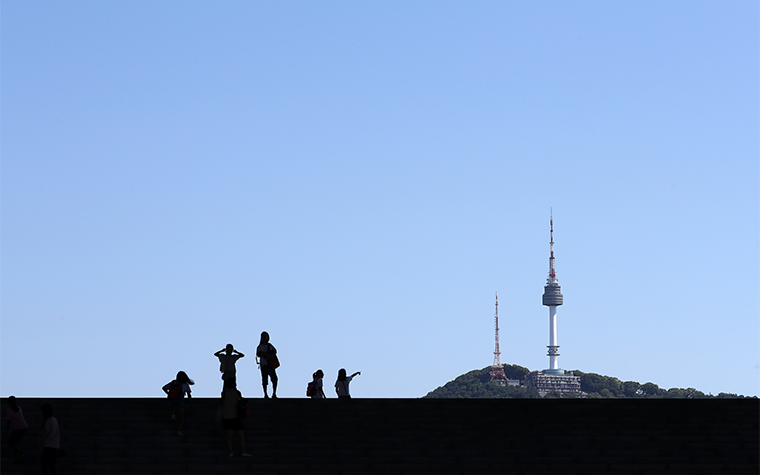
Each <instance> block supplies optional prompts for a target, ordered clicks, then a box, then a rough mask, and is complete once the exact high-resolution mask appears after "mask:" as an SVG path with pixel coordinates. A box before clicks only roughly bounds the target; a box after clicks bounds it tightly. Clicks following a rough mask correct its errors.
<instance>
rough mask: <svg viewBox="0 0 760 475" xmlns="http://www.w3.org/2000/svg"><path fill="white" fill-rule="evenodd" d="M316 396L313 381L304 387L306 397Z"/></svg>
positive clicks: (315, 387) (315, 386)
mask: <svg viewBox="0 0 760 475" xmlns="http://www.w3.org/2000/svg"><path fill="white" fill-rule="evenodd" d="M316 395H317V385H316V384H314V381H312V382H310V383H309V384H308V385H307V386H306V397H312V396H316Z"/></svg>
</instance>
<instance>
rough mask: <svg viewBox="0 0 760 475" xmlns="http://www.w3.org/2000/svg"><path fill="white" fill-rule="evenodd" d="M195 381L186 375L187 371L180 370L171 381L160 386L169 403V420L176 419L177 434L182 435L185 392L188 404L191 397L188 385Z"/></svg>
mask: <svg viewBox="0 0 760 475" xmlns="http://www.w3.org/2000/svg"><path fill="white" fill-rule="evenodd" d="M193 384H195V382H194V381H193V380H192V379H190V378H189V377H188V376H187V373H185V372H184V371H180V372H179V373H177V378H176V379H174V380H173V381H171V382H169V383H166V384H165V385H164V387H163V388H161V389H162V390H163V391H164V392H165V393H166V396H167V397H168V398H169V405H171V408H172V415H171V420H176V421H177V435H179V436H184V435H185V434H183V433H182V425H183V424H184V422H185V394H187V399H188V405H189V404H190V400H191V399H192V398H193V396H192V395H191V392H192V391H191V390H190V386H191V385H193Z"/></svg>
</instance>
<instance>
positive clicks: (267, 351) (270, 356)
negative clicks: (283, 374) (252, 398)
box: [256, 332, 280, 399]
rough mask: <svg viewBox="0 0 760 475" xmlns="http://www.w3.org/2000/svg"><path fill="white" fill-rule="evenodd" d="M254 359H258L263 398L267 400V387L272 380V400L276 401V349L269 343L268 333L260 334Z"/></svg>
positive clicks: (278, 363)
mask: <svg viewBox="0 0 760 475" xmlns="http://www.w3.org/2000/svg"><path fill="white" fill-rule="evenodd" d="M256 357H257V358H258V360H259V361H258V363H259V368H260V369H261V384H262V385H263V386H264V398H265V399H269V395H268V394H267V385H268V383H269V381H268V380H267V377H268V378H269V379H271V380H272V399H277V373H276V372H275V370H276V369H277V367H278V366H280V361H279V360H278V359H277V349H276V348H275V347H274V346H273V345H271V344H270V343H269V333H267V332H261V341H260V342H259V346H258V347H257V348H256Z"/></svg>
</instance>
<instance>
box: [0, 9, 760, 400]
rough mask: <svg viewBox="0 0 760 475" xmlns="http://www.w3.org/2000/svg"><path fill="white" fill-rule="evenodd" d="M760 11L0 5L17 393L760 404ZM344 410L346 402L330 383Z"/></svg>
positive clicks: (2, 361) (7, 372)
mask: <svg viewBox="0 0 760 475" xmlns="http://www.w3.org/2000/svg"><path fill="white" fill-rule="evenodd" d="M759 20H760V7H759V6H758V3H757V2H756V1H732V2H714V1H707V2H703V1H690V2H683V1H635V2H633V1H622V2H604V1H595V2H590V1H585V2H584V1H580V2H542V3H539V4H537V3H530V2H529V3H526V2H514V1H498V2H485V1H484V2H475V3H473V2H445V1H435V2H432V1H429V2H390V1H386V2H239V1H230V2H178V1H173V2H171V1H169V2H147V1H130V2H98V1H87V2H84V1H71V2H20V1H7V0H6V1H3V2H2V6H1V10H0V21H1V27H2V30H1V33H0V35H1V36H0V40H1V43H0V47H1V48H2V49H1V53H2V55H1V56H0V57H1V58H2V59H1V61H2V63H1V70H0V72H1V73H0V80H1V83H0V86H1V89H0V100H1V102H0V105H1V107H2V109H1V116H0V120H1V122H0V124H1V136H0V139H1V145H0V146H1V148H0V152H1V154H2V155H1V158H2V162H1V163H0V166H1V168H0V171H1V174H0V180H1V181H0V184H1V185H2V187H1V190H0V198H1V208H0V210H1V212H2V214H1V215H0V216H1V219H2V222H1V224H2V226H1V228H0V245H1V248H0V251H1V253H2V254H1V256H0V257H1V260H0V278H1V279H2V280H1V284H2V286H1V295H0V297H1V300H0V310H1V312H2V313H1V317H2V321H1V326H0V395H2V396H3V397H5V396H7V395H10V394H15V395H16V396H17V397H25V396H29V397H31V396H39V397H45V396H49V397H78V396H81V397H85V396H91V397H110V396H129V397H131V396H135V397H136V396H140V397H143V396H155V397H162V395H163V393H162V392H161V386H162V385H164V384H165V383H166V382H168V381H169V380H171V379H172V377H173V376H174V375H175V374H176V372H177V371H178V370H185V371H186V372H187V373H188V374H189V375H190V377H191V378H193V379H194V380H195V381H196V385H195V387H194V391H195V395H196V396H203V397H207V396H208V397H211V396H216V395H218V393H219V391H220V389H221V381H220V379H219V378H220V373H219V371H218V362H217V361H216V359H215V358H214V357H213V353H214V352H215V351H217V350H219V349H221V348H222V347H223V346H224V345H225V344H226V343H233V344H234V345H235V346H236V347H237V348H239V349H240V350H241V351H242V352H243V353H246V354H247V356H246V358H244V359H242V360H241V361H240V362H239V363H238V375H239V379H240V388H241V390H242V391H243V394H244V395H247V396H251V397H258V396H260V395H261V386H260V376H259V374H258V370H257V369H256V364H255V361H254V353H255V346H256V345H257V343H258V338H259V334H260V332H261V331H262V330H267V331H268V332H269V333H270V334H271V336H272V343H273V344H274V345H275V346H276V347H277V348H278V350H279V354H280V360H281V362H282V367H281V369H280V370H279V374H280V390H279V394H280V396H282V397H304V395H305V391H306V384H307V382H308V381H309V380H310V379H311V374H312V372H314V371H315V370H316V369H318V368H321V369H323V370H324V371H325V373H326V375H327V376H326V377H325V381H326V386H328V387H331V386H332V385H333V382H334V379H335V375H336V373H337V370H338V369H339V368H341V367H344V368H346V369H347V370H348V371H349V373H351V372H354V371H362V375H361V376H360V377H358V378H357V379H356V380H355V381H354V383H353V384H352V386H351V390H352V393H353V395H354V396H355V397H420V396H424V395H425V394H426V393H427V392H429V391H431V390H434V389H436V388H437V387H438V386H442V385H444V384H445V383H446V382H448V381H450V380H452V379H454V378H455V377H457V376H458V375H460V374H462V373H465V372H467V371H470V370H473V369H480V368H483V367H486V366H489V365H490V364H491V363H492V362H493V350H494V331H493V314H494V293H495V292H497V291H498V292H499V303H500V305H499V314H500V319H501V351H502V361H503V362H504V363H512V364H519V365H522V366H526V367H528V368H530V369H533V370H536V369H545V368H547V367H548V364H549V361H548V357H547V356H546V351H547V349H546V345H548V344H549V335H548V331H549V330H548V309H547V308H546V307H543V306H542V305H541V294H542V293H543V286H544V284H545V282H546V277H547V271H548V257H549V244H548V243H549V215H550V209H553V214H554V226H555V233H554V238H555V241H556V245H555V253H556V258H557V261H556V265H557V275H558V278H559V282H560V284H561V285H562V292H563V294H564V297H565V304H564V305H563V306H562V307H560V309H559V314H558V340H559V344H560V354H561V356H560V358H559V364H560V367H562V368H565V369H579V370H581V371H585V372H594V373H600V374H605V375H609V376H615V377H617V378H620V379H621V380H623V381H628V380H634V381H639V382H641V383H644V382H648V381H651V382H654V383H656V384H658V385H659V386H661V387H663V388H671V387H682V388H687V387H693V388H696V389H698V390H700V391H703V392H706V393H708V392H709V393H713V394H717V393H719V392H732V393H739V394H745V395H758V394H760V295H759V294H760V246H759V243H760V193H758V190H759V183H760V161H759V160H758V157H759V156H760V153H759V152H760V145H759V144H760V132H759V131H760V112H759V111H760V107H759V104H760V100H759V99H760V98H759V91H760V86H758V85H759V84H760V73H759V67H758V66H759V63H760V61H759V59H758V58H760V46H759V45H760V33H759V26H758V25H760V21H759ZM328 394H330V395H334V393H333V392H332V390H329V391H328Z"/></svg>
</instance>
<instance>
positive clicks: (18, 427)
mask: <svg viewBox="0 0 760 475" xmlns="http://www.w3.org/2000/svg"><path fill="white" fill-rule="evenodd" d="M5 419H6V420H7V425H6V426H5V438H6V439H7V440H8V446H10V448H12V449H13V451H14V452H15V459H16V462H20V461H21V459H23V458H24V455H26V452H24V451H23V450H21V449H19V448H18V443H19V442H20V441H21V438H22V437H23V436H24V434H26V430H27V429H28V428H29V426H28V425H27V424H26V421H25V420H24V413H23V412H22V411H21V408H20V407H18V404H16V397H15V396H11V397H9V398H8V410H7V411H6V413H5ZM9 433H10V436H8V434H9Z"/></svg>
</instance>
